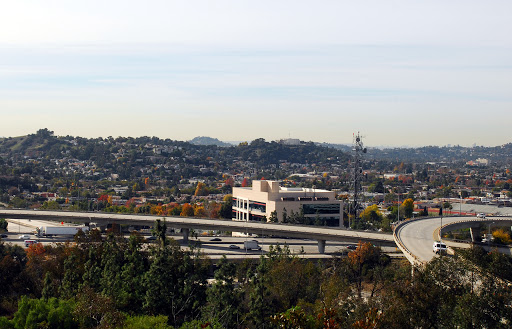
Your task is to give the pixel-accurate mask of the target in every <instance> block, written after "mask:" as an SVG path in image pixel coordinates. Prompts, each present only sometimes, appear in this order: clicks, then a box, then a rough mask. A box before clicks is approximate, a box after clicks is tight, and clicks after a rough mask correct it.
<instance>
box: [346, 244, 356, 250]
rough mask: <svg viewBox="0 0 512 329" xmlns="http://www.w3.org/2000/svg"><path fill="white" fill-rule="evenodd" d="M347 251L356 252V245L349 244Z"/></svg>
mask: <svg viewBox="0 0 512 329" xmlns="http://www.w3.org/2000/svg"><path fill="white" fill-rule="evenodd" d="M347 249H350V250H356V249H357V246H356V245H355V244H349V245H348V246H347Z"/></svg>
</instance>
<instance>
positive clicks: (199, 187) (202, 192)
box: [194, 182, 208, 196]
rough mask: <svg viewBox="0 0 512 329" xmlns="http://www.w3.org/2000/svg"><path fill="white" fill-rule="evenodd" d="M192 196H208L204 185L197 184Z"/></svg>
mask: <svg viewBox="0 0 512 329" xmlns="http://www.w3.org/2000/svg"><path fill="white" fill-rule="evenodd" d="M194 195H195V196H204V195H208V190H207V189H206V185H205V183H202V182H198V183H197V187H196V191H195V192H194Z"/></svg>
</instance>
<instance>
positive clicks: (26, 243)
mask: <svg viewBox="0 0 512 329" xmlns="http://www.w3.org/2000/svg"><path fill="white" fill-rule="evenodd" d="M34 243H37V240H25V247H27V248H28V247H30V246H31V245H33V244H34Z"/></svg>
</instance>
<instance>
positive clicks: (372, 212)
mask: <svg viewBox="0 0 512 329" xmlns="http://www.w3.org/2000/svg"><path fill="white" fill-rule="evenodd" d="M359 217H360V218H361V219H362V220H364V221H366V222H368V223H372V224H378V225H380V223H381V222H382V219H383V217H384V216H383V215H382V213H381V212H380V210H379V206H377V205H376V204H374V205H371V206H368V207H366V209H365V210H363V211H362V212H361V214H359Z"/></svg>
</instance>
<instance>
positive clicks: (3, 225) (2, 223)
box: [0, 218, 9, 232]
mask: <svg viewBox="0 0 512 329" xmlns="http://www.w3.org/2000/svg"><path fill="white" fill-rule="evenodd" d="M8 225H9V222H7V221H6V220H5V218H0V232H7V226H8Z"/></svg>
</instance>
